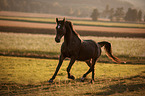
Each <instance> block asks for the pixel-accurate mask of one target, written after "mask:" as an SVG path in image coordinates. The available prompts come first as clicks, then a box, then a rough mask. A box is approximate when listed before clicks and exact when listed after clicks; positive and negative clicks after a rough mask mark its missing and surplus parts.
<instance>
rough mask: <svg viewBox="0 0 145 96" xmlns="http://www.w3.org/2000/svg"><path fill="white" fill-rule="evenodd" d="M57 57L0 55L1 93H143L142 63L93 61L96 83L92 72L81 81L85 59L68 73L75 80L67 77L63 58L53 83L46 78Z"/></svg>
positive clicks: (50, 74) (51, 72) (52, 69)
mask: <svg viewBox="0 0 145 96" xmlns="http://www.w3.org/2000/svg"><path fill="white" fill-rule="evenodd" d="M57 63H58V60H52V59H51V60H50V59H35V58H21V57H5V56H0V85H1V91H0V94H1V95H49V96H54V95H63V96H64V95H70V94H71V95H119V94H120V95H121V94H122V95H125V94H126V95H127V94H128V95H132V94H138V95H141V94H144V92H145V91H144V89H145V87H144V85H145V84H144V76H145V74H144V73H145V72H144V69H145V65H128V64H125V65H124V64H104V63H96V65H95V73H96V74H95V80H96V81H95V83H94V84H90V83H89V81H90V80H91V74H90V75H88V77H87V80H86V81H85V82H80V78H81V77H82V75H83V74H84V73H85V72H86V71H87V70H88V66H87V64H85V63H84V62H75V64H74V66H73V67H72V69H71V73H72V74H73V75H74V76H75V77H76V80H69V79H68V78H67V72H66V68H67V66H68V63H69V61H68V60H66V61H64V63H63V65H62V67H61V69H60V71H59V73H58V75H57V77H56V79H55V81H54V82H55V83H53V84H49V83H48V82H47V81H48V80H49V79H50V78H51V76H52V75H53V73H54V71H55V68H56V66H57Z"/></svg>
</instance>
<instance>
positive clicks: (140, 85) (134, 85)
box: [83, 71, 145, 96]
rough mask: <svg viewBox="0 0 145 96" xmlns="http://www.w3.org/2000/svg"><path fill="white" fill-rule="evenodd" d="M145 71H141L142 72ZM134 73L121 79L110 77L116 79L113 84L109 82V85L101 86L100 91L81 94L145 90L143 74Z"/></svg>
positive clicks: (109, 93)
mask: <svg viewBox="0 0 145 96" xmlns="http://www.w3.org/2000/svg"><path fill="white" fill-rule="evenodd" d="M144 73H145V71H143V72H142V74H144ZM142 74H140V75H135V76H131V77H129V78H121V79H118V80H117V79H112V80H111V82H114V83H115V81H117V83H115V84H109V86H105V87H103V88H102V90H105V91H101V92H93V93H89V92H88V93H84V94H83V95H93V96H94V95H103V96H104V95H105V96H106V95H113V94H116V93H124V92H137V91H140V90H145V82H144V81H145V76H142Z"/></svg>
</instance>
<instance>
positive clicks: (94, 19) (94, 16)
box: [91, 9, 99, 21]
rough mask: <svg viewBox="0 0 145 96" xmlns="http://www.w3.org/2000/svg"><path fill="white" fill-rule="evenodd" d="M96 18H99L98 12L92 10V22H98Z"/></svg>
mask: <svg viewBox="0 0 145 96" xmlns="http://www.w3.org/2000/svg"><path fill="white" fill-rule="evenodd" d="M98 16H99V12H98V9H94V10H93V12H92V14H91V18H92V20H93V21H97V20H98Z"/></svg>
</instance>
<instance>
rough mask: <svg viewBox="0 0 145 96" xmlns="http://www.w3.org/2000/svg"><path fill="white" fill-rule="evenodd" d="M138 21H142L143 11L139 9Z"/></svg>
mask: <svg viewBox="0 0 145 96" xmlns="http://www.w3.org/2000/svg"><path fill="white" fill-rule="evenodd" d="M138 21H142V11H141V10H139V12H138Z"/></svg>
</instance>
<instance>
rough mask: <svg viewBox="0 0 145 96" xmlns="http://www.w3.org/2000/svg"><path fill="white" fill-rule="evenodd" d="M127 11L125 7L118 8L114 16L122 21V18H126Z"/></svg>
mask: <svg viewBox="0 0 145 96" xmlns="http://www.w3.org/2000/svg"><path fill="white" fill-rule="evenodd" d="M124 15H125V12H124V9H123V7H121V8H117V9H116V11H115V14H114V16H115V17H116V19H117V21H120V20H121V19H122V18H124Z"/></svg>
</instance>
